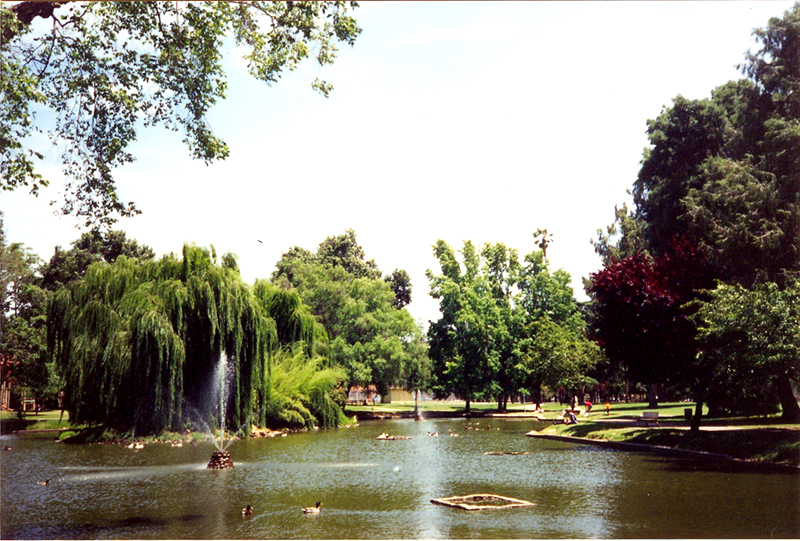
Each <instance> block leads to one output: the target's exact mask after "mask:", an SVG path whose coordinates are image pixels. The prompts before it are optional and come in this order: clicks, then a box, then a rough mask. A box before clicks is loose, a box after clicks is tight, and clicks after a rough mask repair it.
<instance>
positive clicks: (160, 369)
mask: <svg viewBox="0 0 800 541" xmlns="http://www.w3.org/2000/svg"><path fill="white" fill-rule="evenodd" d="M48 345H49V349H50V352H51V354H52V355H53V356H54V358H55V361H56V363H57V365H58V367H59V368H60V370H61V372H62V373H63V375H64V377H65V381H66V391H65V392H66V396H65V400H66V408H67V409H68V411H69V412H70V417H71V419H73V420H74V421H75V422H78V423H88V424H99V423H102V424H104V425H106V426H108V427H110V428H113V429H116V430H121V431H129V432H132V433H133V434H134V435H143V434H154V433H159V432H161V431H164V430H172V431H178V430H183V429H185V428H189V427H191V426H192V424H193V422H196V421H197V420H199V419H211V418H213V416H214V415H215V414H216V415H218V413H217V411H218V403H214V401H213V400H212V398H213V392H214V389H213V385H214V381H213V377H212V375H213V374H214V370H215V368H216V366H217V363H219V362H220V359H221V358H222V353H223V352H225V353H226V355H227V358H228V359H229V361H230V365H231V367H232V369H231V381H229V382H228V385H229V402H228V404H227V406H226V425H227V426H241V425H244V424H245V423H248V424H249V423H252V422H253V421H256V422H258V424H261V425H262V426H263V425H264V421H265V412H266V406H267V400H268V398H269V387H268V373H269V355H270V352H271V351H272V350H274V349H275V348H277V346H278V342H277V329H276V324H275V321H273V320H272V319H271V318H270V317H269V316H268V315H267V313H266V312H265V310H264V308H263V307H262V306H261V304H260V303H259V302H256V299H255V297H254V295H253V292H252V290H251V288H249V287H248V286H247V285H246V284H245V283H244V282H243V281H242V279H241V277H240V276H239V271H238V267H237V265H236V258H235V257H234V256H233V255H231V254H226V255H225V256H223V257H222V262H221V264H218V263H217V257H216V253H215V252H214V250H213V247H212V249H211V251H209V250H207V249H205V248H200V247H197V246H194V245H185V246H184V248H183V257H182V259H178V258H177V257H176V256H174V255H172V254H171V255H169V256H165V257H163V258H161V259H160V260H158V261H144V262H142V261H136V260H129V259H127V258H125V257H124V256H121V257H120V258H118V259H117V261H116V262H114V263H113V264H107V263H96V264H93V265H91V266H90V267H89V269H88V270H87V272H86V275H85V276H84V278H83V280H81V281H78V282H74V283H72V284H69V285H68V286H66V287H65V288H63V289H61V290H60V291H59V292H58V293H57V294H56V295H55V296H54V297H53V300H52V301H51V303H50V306H49V313H48ZM215 406H216V407H215ZM254 412H255V413H257V414H258V419H254V418H253V417H254ZM214 420H215V421H219V418H218V417H217V419H214Z"/></svg>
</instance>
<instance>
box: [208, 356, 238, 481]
mask: <svg viewBox="0 0 800 541" xmlns="http://www.w3.org/2000/svg"><path fill="white" fill-rule="evenodd" d="M232 374H233V365H232V364H231V363H230V362H229V359H228V355H227V354H226V353H225V351H223V352H222V353H220V355H219V361H217V366H216V368H215V369H214V379H213V381H214V398H215V399H216V398H219V419H220V437H219V439H216V438H214V440H213V441H214V446H215V447H216V448H217V449H216V451H214V452H213V453H211V460H209V461H208V466H207V467H208V469H209V470H223V469H228V468H233V459H232V458H231V454H230V452H229V451H228V450H227V449H228V446H229V445H230V444H231V442H233V437H231V438H230V439H229V440H228V443H227V444H226V443H225V416H226V410H227V404H228V394H229V391H230V387H231V380H232Z"/></svg>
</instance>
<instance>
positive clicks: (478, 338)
mask: <svg viewBox="0 0 800 541" xmlns="http://www.w3.org/2000/svg"><path fill="white" fill-rule="evenodd" d="M433 253H434V255H435V256H436V258H437V259H438V260H439V266H440V269H441V274H439V275H435V274H433V272H432V271H430V270H428V271H427V272H426V275H427V277H428V280H429V282H430V295H431V297H433V298H434V299H438V300H439V310H440V311H441V313H442V315H441V317H440V318H439V320H438V321H435V322H431V324H430V327H429V329H428V341H429V344H430V353H429V355H430V357H431V360H432V362H433V370H434V375H435V377H436V379H437V380H438V383H437V385H436V387H435V390H436V391H437V394H439V395H448V394H450V393H455V394H456V395H457V396H460V397H461V398H463V399H464V400H465V401H466V411H467V412H469V411H470V405H471V403H472V401H474V400H475V399H476V398H478V397H480V396H482V395H483V394H484V393H485V392H487V391H489V392H492V389H491V388H490V387H489V386H490V385H491V384H492V381H493V380H492V372H493V370H494V368H495V365H496V362H497V358H496V354H495V352H494V351H493V345H492V341H493V337H492V336H491V334H490V333H491V331H492V328H491V327H490V321H489V318H490V312H491V310H492V308H493V305H494V302H493V299H492V298H491V295H490V294H489V289H488V284H487V283H486V281H485V280H484V279H483V278H482V277H481V276H480V274H479V273H480V265H481V263H480V259H479V255H478V252H477V250H476V249H475V246H474V244H472V242H471V241H465V242H464V245H463V248H462V250H461V254H462V256H463V268H462V264H461V263H460V262H459V261H458V259H457V257H456V253H455V251H454V250H453V249H452V248H451V247H450V246H449V245H448V244H447V243H446V242H445V241H443V240H441V239H440V240H438V241H437V243H436V244H435V245H434V247H433Z"/></svg>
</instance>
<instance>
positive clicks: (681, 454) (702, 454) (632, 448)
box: [525, 430, 800, 474]
mask: <svg viewBox="0 0 800 541" xmlns="http://www.w3.org/2000/svg"><path fill="white" fill-rule="evenodd" d="M525 436H527V437H529V438H538V439H545V440H552V441H561V442H565V443H575V444H579V445H595V446H598V447H605V448H608V449H615V450H618V451H627V452H639V453H653V454H658V455H661V456H668V457H673V458H693V459H702V460H708V461H717V462H722V463H725V464H726V465H731V466H736V467H739V468H743V469H753V470H760V471H768V472H769V471H771V472H780V473H793V474H800V466H792V465H791V464H782V463H779V462H769V461H755V460H744V459H741V458H735V457H732V456H730V455H726V454H722V453H711V452H708V451H695V450H693V449H678V448H676V447H667V446H664V445H648V444H644V443H631V442H624V441H610V440H603V439H594V438H581V437H578V436H561V435H556V434H540V433H538V432H536V431H535V430H531V431H530V432H528V433H527V434H525Z"/></svg>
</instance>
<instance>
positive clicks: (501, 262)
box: [428, 230, 598, 411]
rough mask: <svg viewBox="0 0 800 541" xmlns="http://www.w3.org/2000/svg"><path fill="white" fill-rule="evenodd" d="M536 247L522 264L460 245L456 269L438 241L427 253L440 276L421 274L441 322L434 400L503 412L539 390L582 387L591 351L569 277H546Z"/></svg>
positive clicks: (433, 333)
mask: <svg viewBox="0 0 800 541" xmlns="http://www.w3.org/2000/svg"><path fill="white" fill-rule="evenodd" d="M541 235H542V230H540V231H539V232H537V236H541ZM539 244H540V250H537V251H535V252H531V253H530V254H528V255H526V256H525V260H524V263H520V262H519V257H518V255H517V251H516V250H515V249H513V248H509V247H507V246H506V245H504V244H503V243H496V244H492V243H486V244H485V245H484V247H483V249H482V250H481V251H480V253H478V252H477V251H476V250H475V247H474V245H473V244H472V243H471V242H469V241H467V242H465V243H464V247H463V249H462V251H461V253H462V257H463V263H460V262H459V261H458V259H457V257H456V254H455V252H454V251H453V249H452V248H450V246H448V245H447V244H446V243H445V242H444V241H442V240H439V241H438V242H437V244H436V245H435V246H434V255H436V257H437V258H438V259H439V264H440V268H441V274H440V275H435V274H433V273H432V272H431V271H428V279H429V280H430V282H431V296H432V297H434V298H436V299H439V302H440V311H441V313H442V316H441V317H440V319H439V320H438V321H436V322H433V323H431V326H430V329H429V340H430V348H431V349H430V351H431V353H430V356H431V358H432V360H433V366H434V375H435V377H436V379H437V380H438V383H437V390H438V391H439V394H447V393H451V392H452V393H456V394H457V395H459V396H462V397H464V398H465V399H466V400H467V402H468V403H469V401H471V400H473V399H475V398H478V397H494V398H496V399H497V403H498V410H501V411H503V410H505V409H506V407H507V403H508V399H509V398H511V397H513V396H516V395H520V394H529V395H534V396H535V397H537V400H540V391H541V388H542V386H543V385H548V386H550V387H551V388H558V387H561V386H564V387H567V388H569V389H573V390H577V389H578V388H579V387H580V386H581V385H582V384H583V383H584V382H585V381H586V380H585V375H586V373H587V372H588V370H589V369H590V368H591V366H592V365H593V364H594V363H595V362H596V361H597V357H598V354H597V351H596V346H594V345H593V344H592V343H591V342H589V341H588V339H587V338H586V337H585V335H584V331H585V324H584V321H583V317H582V315H581V313H580V311H579V309H578V304H577V302H576V301H575V299H574V296H573V292H572V287H571V286H570V276H569V274H567V273H566V272H564V271H563V270H558V271H555V272H554V273H550V271H549V266H548V263H547V261H546V259H545V257H544V247H542V246H541V244H542V243H541V242H540V243H539ZM554 329H555V330H554ZM556 351H559V352H560V353H555V352H556Z"/></svg>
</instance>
